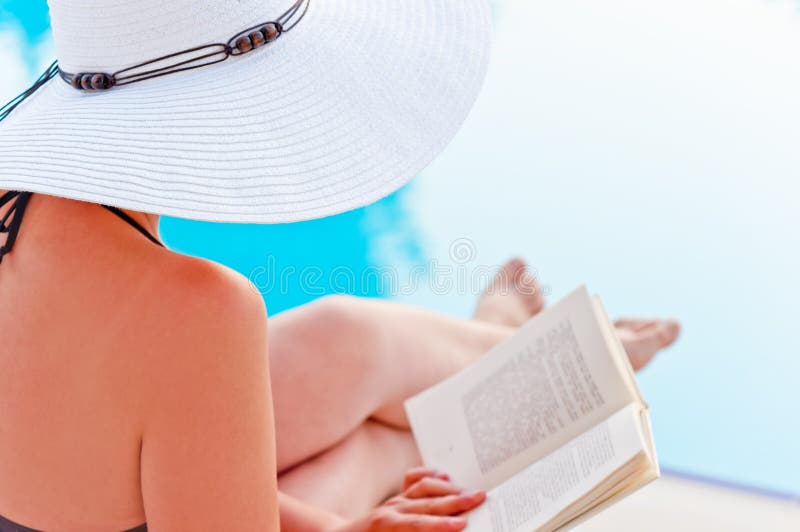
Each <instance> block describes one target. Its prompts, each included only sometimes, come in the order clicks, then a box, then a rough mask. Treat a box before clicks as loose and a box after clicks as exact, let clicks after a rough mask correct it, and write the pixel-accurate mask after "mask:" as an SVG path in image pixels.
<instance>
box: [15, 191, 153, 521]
mask: <svg viewBox="0 0 800 532" xmlns="http://www.w3.org/2000/svg"><path fill="white" fill-rule="evenodd" d="M31 194H32V192H17V191H13V190H12V191H9V192H6V193H5V194H3V196H1V197H0V207H2V206H3V205H5V204H6V203H8V202H9V201H12V200H14V204H13V205H11V207H9V209H8V211H7V212H6V214H5V216H3V218H2V220H0V233H8V237H7V238H6V241H5V243H4V244H3V246H0V262H3V256H4V255H7V254H8V253H9V252H10V251H11V248H13V247H14V242H15V241H16V240H17V235H18V234H19V227H20V225H21V224H22V216H23V214H25V207H27V206H28V201H29V200H30V198H31ZM103 207H105V208H106V209H108V210H109V211H111V212H113V213H114V214H116V215H117V216H119V217H120V218H122V219H123V220H124V221H125V222H126V223H128V224H130V225H131V226H133V228H134V229H136V230H137V231H139V232H140V233H142V234H143V235H144V236H146V237H147V238H148V239H149V240H150V241H151V242H153V243H154V244H156V245H159V246H161V247H164V244H162V243H161V242H159V241H158V239H157V238H156V237H154V236H153V235H151V234H150V232H149V231H147V229H145V228H144V227H142V226H141V225H140V224H139V223H138V222H137V221H136V220H134V219H133V218H131V217H130V216H128V215H127V214H126V213H125V212H123V211H121V210H120V209H118V208H116V207H110V206H108V205H103ZM12 216H13V218H12ZM9 219H11V221H10V222H9ZM0 532H39V531H38V530H34V529H33V528H28V527H25V526H22V525H18V524H16V523H14V522H12V521H9V520H8V519H6V518H4V517H3V516H0ZM125 532H147V525H146V524H144V525H141V526H137V527H136V528H132V529H130V530H127V531H125Z"/></svg>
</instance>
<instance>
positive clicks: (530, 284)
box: [473, 258, 544, 327]
mask: <svg viewBox="0 0 800 532" xmlns="http://www.w3.org/2000/svg"><path fill="white" fill-rule="evenodd" d="M542 308H544V294H543V293H542V289H541V287H540V286H539V284H538V283H537V282H536V279H534V277H533V275H531V273H530V272H529V271H528V265H527V264H526V263H525V261H524V260H522V259H520V258H514V259H511V260H510V261H508V262H507V263H506V264H505V265H504V266H503V267H502V268H500V271H498V272H497V274H496V275H495V276H494V278H493V279H492V280H491V282H490V283H489V286H487V287H486V290H484V292H483V294H482V295H481V297H480V299H479V300H478V306H477V308H476V309H475V314H474V315H473V318H474V319H476V320H481V321H486V322H489V323H496V324H498V325H505V326H508V327H519V326H520V325H522V324H523V323H525V322H526V321H528V320H529V319H530V318H531V317H533V316H534V315H536V314H538V313H539V311H541V310H542Z"/></svg>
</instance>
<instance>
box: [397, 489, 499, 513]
mask: <svg viewBox="0 0 800 532" xmlns="http://www.w3.org/2000/svg"><path fill="white" fill-rule="evenodd" d="M485 500H486V493H485V492H483V491H474V492H472V493H466V494H460V495H446V496H444V497H430V498H426V499H406V500H405V501H404V502H403V503H401V504H399V505H398V506H397V509H398V510H399V511H401V512H403V513H409V514H428V515H457V514H460V513H464V512H468V511H469V510H472V509H473V508H476V507H478V506H480V504H481V503H482V502H483V501H485Z"/></svg>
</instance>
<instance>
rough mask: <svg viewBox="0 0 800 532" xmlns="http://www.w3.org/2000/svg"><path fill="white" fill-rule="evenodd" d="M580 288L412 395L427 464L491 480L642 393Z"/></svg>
mask: <svg viewBox="0 0 800 532" xmlns="http://www.w3.org/2000/svg"><path fill="white" fill-rule="evenodd" d="M600 327H601V325H600V324H599V323H598V319H597V316H596V314H595V310H594V307H593V303H592V301H591V299H590V298H589V295H588V293H587V292H586V289H585V288H580V289H578V290H576V291H574V292H572V293H571V294H569V295H568V296H566V297H565V298H564V299H563V300H561V301H560V302H559V303H557V304H556V305H554V306H553V307H551V308H549V309H547V310H545V311H544V312H542V313H541V314H539V315H538V316H536V317H534V318H533V319H531V320H530V321H529V322H527V323H526V324H525V325H523V326H522V327H521V328H520V329H519V331H518V332H517V333H516V334H515V335H514V336H512V337H511V338H510V339H509V340H507V341H506V342H504V343H503V344H501V345H499V346H497V347H496V348H494V349H492V350H491V351H490V352H489V353H487V354H486V355H485V356H484V357H482V358H481V359H479V360H478V361H477V362H476V363H474V364H473V365H472V366H470V367H468V368H466V369H465V370H463V371H461V372H460V373H458V374H457V375H454V376H453V377H451V378H449V379H447V380H445V381H443V382H441V383H439V384H437V385H436V386H434V387H432V388H430V389H428V390H426V391H424V392H423V393H421V394H419V395H418V396H416V397H414V398H412V399H410V400H409V401H407V402H406V411H407V412H408V416H409V420H410V422H411V426H412V429H413V431H414V436H415V438H416V440H417V444H418V447H419V449H420V452H421V454H422V458H423V460H424V462H425V464H426V465H428V466H431V467H436V468H438V469H441V470H442V471H446V472H447V473H449V474H450V476H451V477H452V478H453V480H454V482H456V483H457V484H459V485H462V486H465V487H469V488H481V489H486V490H489V489H492V488H494V487H495V486H497V485H499V484H500V483H501V482H503V481H504V480H506V479H508V478H510V477H511V476H513V475H514V474H515V473H516V472H518V471H520V470H521V469H523V468H525V467H527V466H528V465H530V464H531V463H533V462H534V461H536V460H538V459H539V458H541V457H543V456H545V455H546V454H548V453H550V452H552V451H554V450H555V449H556V448H558V447H559V446H560V445H562V444H564V443H565V442H567V441H569V440H571V439H572V438H574V437H576V436H578V435H579V434H581V433H583V432H585V431H587V430H588V429H589V428H591V427H592V426H594V425H596V424H598V423H600V422H602V421H604V420H606V419H608V417H610V416H611V414H613V413H614V412H617V411H618V410H620V409H621V408H623V407H624V406H626V405H628V404H630V403H632V402H635V401H636V399H637V398H636V396H635V395H634V394H633V393H632V392H631V390H630V389H629V387H628V386H627V384H626V382H625V380H624V378H623V377H622V376H621V374H620V372H619V369H618V366H617V364H616V363H615V361H614V359H613V356H612V355H611V353H610V351H609V348H608V343H607V342H606V338H605V336H604V334H603V332H602V331H601V328H600Z"/></svg>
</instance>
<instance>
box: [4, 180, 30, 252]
mask: <svg viewBox="0 0 800 532" xmlns="http://www.w3.org/2000/svg"><path fill="white" fill-rule="evenodd" d="M30 199H31V192H18V191H16V190H9V191H8V192H6V193H5V194H3V196H2V197H0V207H2V206H3V205H5V204H6V203H8V202H9V201H11V200H15V201H14V204H13V205H11V207H9V209H8V211H7V212H6V214H5V215H4V216H3V218H2V220H0V233H8V236H7V237H6V241H5V243H3V245H2V246H0V262H3V257H4V256H6V255H7V254H8V253H9V252H10V251H11V248H13V247H14V242H16V241H17V235H18V234H19V227H20V225H21V224H22V215H23V214H25V208H26V207H27V206H28V200H30ZM12 215H14V217H13V218H12V219H11V222H9V221H8V219H9V218H11V216H12Z"/></svg>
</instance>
